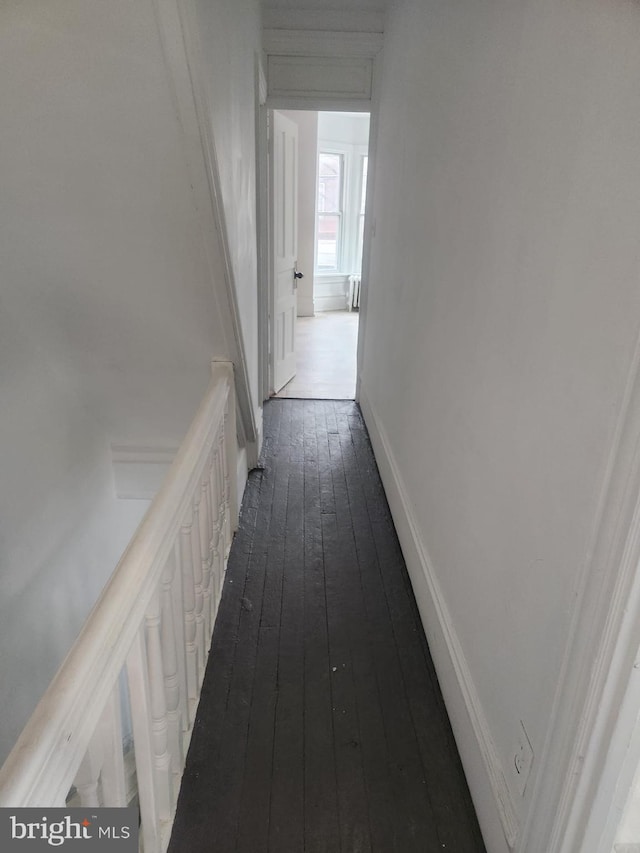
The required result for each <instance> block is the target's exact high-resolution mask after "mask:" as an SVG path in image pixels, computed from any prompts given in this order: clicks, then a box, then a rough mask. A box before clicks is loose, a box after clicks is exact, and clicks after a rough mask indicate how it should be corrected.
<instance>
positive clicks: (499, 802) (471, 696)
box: [359, 388, 520, 853]
mask: <svg viewBox="0 0 640 853" xmlns="http://www.w3.org/2000/svg"><path fill="white" fill-rule="evenodd" d="M359 402H360V406H361V408H362V413H363V415H364V419H365V423H366V425H367V429H368V431H369V436H370V438H371V443H372V445H373V449H374V452H375V457H376V461H377V463H378V468H379V469H380V476H381V478H382V482H383V484H384V488H385V492H386V495H387V500H388V502H389V506H390V508H391V513H392V516H393V520H394V523H395V526H396V530H397V533H398V538H399V540H400V545H401V547H402V552H403V555H404V558H405V562H406V564H407V569H408V572H409V576H410V578H411V583H412V586H413V591H414V594H415V597H416V601H417V603H418V609H419V611H420V616H421V619H422V623H423V626H424V629H425V633H426V635H427V640H428V643H429V648H430V650H431V655H432V657H433V661H434V664H435V667H436V671H437V674H438V679H439V681H440V686H441V688H442V693H443V695H444V699H445V703H446V706H447V711H448V713H449V718H450V720H451V726H452V728H453V732H454V735H455V739H456V743H457V746H458V750H459V752H460V757H461V759H462V764H463V766H464V770H465V774H466V777H467V782H468V784H469V790H470V791H471V796H472V799H473V802H474V805H475V808H476V813H477V815H478V820H479V822H480V827H481V830H482V834H483V837H484V841H485V845H486V847H487V851H488V853H509V851H512V850H513V849H514V848H515V845H516V843H517V840H518V835H519V831H520V825H519V820H518V815H517V812H516V809H515V805H514V803H513V800H512V797H511V793H510V791H509V787H508V785H507V780H506V778H505V773H504V768H503V765H502V762H501V760H500V758H499V756H498V752H497V749H496V746H495V743H494V740H493V737H492V736H491V731H490V729H489V725H488V723H487V720H486V717H485V714H484V710H483V708H482V704H481V702H480V697H479V696H478V692H477V690H476V687H475V684H474V682H473V678H472V675H471V672H470V670H469V665H468V663H467V661H466V658H465V655H464V651H463V649H462V646H461V644H460V641H459V639H458V635H457V632H456V629H455V626H454V624H453V621H452V618H451V614H450V612H449V609H448V607H447V603H446V601H445V599H444V596H443V593H442V590H441V588H440V584H439V583H438V579H437V577H436V574H435V572H434V570H433V567H432V565H431V562H430V559H429V556H428V553H427V550H426V547H425V545H424V543H423V542H422V539H421V537H420V533H419V529H418V526H417V523H416V521H415V518H414V516H413V512H412V510H411V504H410V501H409V499H408V496H407V493H406V489H405V486H404V483H403V480H402V476H401V474H400V471H399V470H398V466H397V464H396V461H395V459H394V456H393V452H392V450H391V445H390V443H389V440H388V438H387V436H386V433H385V431H384V428H383V426H382V424H381V423H380V421H379V419H378V417H377V416H376V414H375V411H374V409H373V407H372V406H371V404H370V402H369V400H368V397H367V394H366V391H365V390H363V389H362V388H361V389H360V396H359Z"/></svg>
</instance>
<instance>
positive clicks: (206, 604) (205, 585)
mask: <svg viewBox="0 0 640 853" xmlns="http://www.w3.org/2000/svg"><path fill="white" fill-rule="evenodd" d="M209 518H210V508H209V490H208V488H207V481H206V479H205V476H204V475H203V477H202V481H201V483H200V504H199V507H198V520H199V522H200V523H199V527H198V532H199V534H200V558H201V560H202V616H203V621H204V639H205V649H206V650H207V651H208V650H209V646H210V644H211V559H210V544H211V537H210V535H209Z"/></svg>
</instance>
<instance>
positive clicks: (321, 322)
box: [276, 311, 358, 400]
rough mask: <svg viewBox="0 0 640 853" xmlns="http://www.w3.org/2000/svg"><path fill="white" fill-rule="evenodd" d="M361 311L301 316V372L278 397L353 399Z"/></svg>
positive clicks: (298, 337)
mask: <svg viewBox="0 0 640 853" xmlns="http://www.w3.org/2000/svg"><path fill="white" fill-rule="evenodd" d="M357 344H358V312H357V311H351V312H350V311H325V312H323V313H319V314H316V316H315V317H298V321H297V329H296V353H297V373H296V375H295V376H294V377H293V379H292V380H291V381H290V382H288V383H287V384H286V385H285V386H284V388H283V389H282V390H281V391H280V392H279V393H278V394H276V397H299V398H305V399H313V398H315V399H317V400H353V399H354V397H355V395H356V348H357Z"/></svg>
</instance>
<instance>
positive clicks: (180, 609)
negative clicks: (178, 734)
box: [170, 532, 195, 755]
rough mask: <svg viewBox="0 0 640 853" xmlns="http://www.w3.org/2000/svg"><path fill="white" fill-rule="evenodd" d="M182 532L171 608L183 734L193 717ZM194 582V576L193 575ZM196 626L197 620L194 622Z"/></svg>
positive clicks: (176, 547) (175, 555)
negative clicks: (189, 683)
mask: <svg viewBox="0 0 640 853" xmlns="http://www.w3.org/2000/svg"><path fill="white" fill-rule="evenodd" d="M181 539H182V536H181V533H180V532H179V533H178V536H177V538H176V541H175V544H174V546H173V560H174V565H175V567H176V570H175V571H174V573H173V581H172V584H171V592H170V594H171V608H172V610H173V631H174V638H175V643H176V664H177V677H178V692H179V694H180V706H179V708H180V721H181V725H182V734H183V735H184V733H186V732H187V731H188V730H189V727H190V724H191V719H190V711H189V687H188V679H187V637H186V623H185V603H184V590H183V577H182V558H181V553H180V549H181ZM192 583H193V577H192ZM194 627H195V622H194ZM181 744H182V754H183V755H185V754H186V744H185V741H184V737H182V738H181Z"/></svg>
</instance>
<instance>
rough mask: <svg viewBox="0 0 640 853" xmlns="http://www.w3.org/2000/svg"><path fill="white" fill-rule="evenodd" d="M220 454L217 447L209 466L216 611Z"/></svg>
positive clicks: (219, 585)
mask: <svg viewBox="0 0 640 853" xmlns="http://www.w3.org/2000/svg"><path fill="white" fill-rule="evenodd" d="M218 455H219V450H218V448H217V447H216V448H215V449H214V452H213V453H212V456H211V466H210V468H209V489H210V492H211V565H212V574H213V577H214V601H213V612H214V614H215V613H216V611H217V609H218V603H219V601H220V593H221V592H222V554H221V551H220V501H219V486H218V483H219V478H218Z"/></svg>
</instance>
